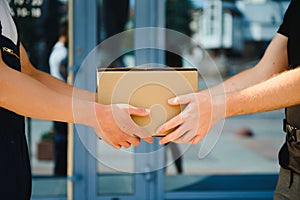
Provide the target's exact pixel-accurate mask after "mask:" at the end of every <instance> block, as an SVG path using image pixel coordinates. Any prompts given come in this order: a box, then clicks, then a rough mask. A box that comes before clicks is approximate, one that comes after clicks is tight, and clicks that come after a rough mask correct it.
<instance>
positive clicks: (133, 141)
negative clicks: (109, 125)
mask: <svg viewBox="0 0 300 200" xmlns="http://www.w3.org/2000/svg"><path fill="white" fill-rule="evenodd" d="M127 141H128V142H129V143H130V144H132V145H133V146H138V145H139V144H140V142H141V140H140V138H138V137H131V138H130V139H128V140H127Z"/></svg>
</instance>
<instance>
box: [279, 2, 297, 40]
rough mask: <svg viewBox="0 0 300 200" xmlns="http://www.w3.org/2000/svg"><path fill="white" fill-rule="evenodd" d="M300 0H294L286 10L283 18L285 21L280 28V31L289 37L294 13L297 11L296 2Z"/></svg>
mask: <svg viewBox="0 0 300 200" xmlns="http://www.w3.org/2000/svg"><path fill="white" fill-rule="evenodd" d="M296 1H298V0H292V1H291V3H290V5H289V7H288V9H287V10H286V12H285V14H284V18H283V22H282V24H281V25H280V27H279V29H278V31H277V32H278V33H280V34H282V35H285V36H287V37H289V27H290V24H291V21H292V20H296V19H293V13H294V12H295V2H296Z"/></svg>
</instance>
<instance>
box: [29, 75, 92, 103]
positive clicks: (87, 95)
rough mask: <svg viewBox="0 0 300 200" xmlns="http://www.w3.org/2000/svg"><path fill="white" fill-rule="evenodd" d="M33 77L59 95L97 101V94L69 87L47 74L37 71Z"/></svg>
mask: <svg viewBox="0 0 300 200" xmlns="http://www.w3.org/2000/svg"><path fill="white" fill-rule="evenodd" d="M31 77H32V78H34V79H36V80H38V81H39V82H41V83H42V84H44V85H46V86H47V87H49V88H50V89H52V90H55V91H56V92H58V93H61V94H64V95H68V96H70V97H76V98H79V99H82V100H88V101H97V95H96V93H95V92H91V91H87V90H82V89H79V88H76V87H72V86H71V85H68V84H66V83H65V82H63V81H61V80H59V79H57V78H54V77H53V76H51V75H49V74H47V73H44V72H41V71H38V70H37V71H35V73H34V74H32V75H31Z"/></svg>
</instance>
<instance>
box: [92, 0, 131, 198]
mask: <svg viewBox="0 0 300 200" xmlns="http://www.w3.org/2000/svg"><path fill="white" fill-rule="evenodd" d="M98 19H99V20H98V21H99V23H98V27H99V28H98V32H99V33H98V36H99V43H100V46H101V43H102V44H103V43H104V44H105V42H107V41H108V40H109V39H111V38H113V39H112V40H110V45H106V46H105V47H106V48H105V50H104V51H105V52H104V51H101V50H100V51H101V52H100V54H101V58H102V59H101V63H100V64H99V66H100V67H105V68H106V67H125V66H134V54H133V52H129V51H130V49H132V47H133V34H132V33H131V31H130V30H131V29H133V27H134V0H123V1H119V0H99V1H98ZM123 31H126V37H123V36H122V37H118V36H116V34H118V33H121V32H123ZM127 36H128V37H127ZM111 47H112V48H111ZM128 52H129V53H128ZM103 55H105V56H103ZM96 148H97V155H96V157H97V158H98V161H99V162H98V164H97V194H98V195H129V194H134V174H133V173H128V172H133V169H134V156H133V154H131V152H134V151H135V149H134V148H133V147H132V148H131V149H121V150H115V149H113V148H112V147H110V146H108V145H107V144H105V143H104V142H103V141H99V142H98V144H97V147H96ZM112 185H113V187H112Z"/></svg>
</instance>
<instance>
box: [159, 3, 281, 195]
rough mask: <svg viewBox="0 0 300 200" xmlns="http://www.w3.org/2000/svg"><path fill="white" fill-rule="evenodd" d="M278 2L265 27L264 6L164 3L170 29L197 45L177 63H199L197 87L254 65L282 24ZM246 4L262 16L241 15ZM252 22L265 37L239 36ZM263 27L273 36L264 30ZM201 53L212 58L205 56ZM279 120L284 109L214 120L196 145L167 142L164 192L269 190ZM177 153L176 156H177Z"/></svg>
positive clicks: (275, 167) (275, 164)
mask: <svg viewBox="0 0 300 200" xmlns="http://www.w3.org/2000/svg"><path fill="white" fill-rule="evenodd" d="M235 2H238V3H235ZM188 3H190V4H191V5H192V7H191V8H190V9H188V10H184V9H179V8H182V7H184V6H186V5H184V4H188ZM266 4H268V2H266ZM278 4H282V5H281V6H279V7H277V6H278V5H277V6H276V5H275V4H272V5H273V6H274V7H273V8H274V9H282V10H278V16H277V14H276V16H274V17H273V18H272V17H270V19H274V20H275V19H276V20H275V21H272V20H270V21H268V22H267V23H268V25H266V21H265V20H266V19H267V17H266V16H265V15H270V16H271V15H273V12H271V11H270V12H269V11H266V10H265V9H260V8H261V7H260V6H265V4H255V3H248V4H247V3H245V2H244V3H243V1H232V3H229V2H227V3H226V4H225V3H224V4H222V1H200V0H193V1H189V0H178V1H176V0H175V1H174V0H167V1H166V5H167V9H166V21H167V22H166V24H167V25H169V27H170V28H172V29H175V30H177V31H180V32H182V33H185V34H190V35H189V36H190V37H191V38H193V40H194V41H196V42H197V43H198V44H199V46H193V47H191V48H190V49H189V50H188V51H184V52H183V58H182V62H183V66H184V67H188V66H191V65H193V66H199V70H200V72H201V73H200V74H199V89H200V90H201V89H205V88H207V87H209V86H212V85H215V84H218V83H220V82H221V81H223V80H225V79H227V78H229V77H231V76H232V75H234V74H236V73H238V72H240V71H241V70H245V69H247V68H249V67H252V66H254V65H255V64H256V63H257V61H258V60H259V59H260V58H261V56H262V53H263V52H264V50H265V47H266V45H267V44H268V43H269V42H270V40H271V39H272V36H273V35H274V34H275V33H276V31H277V29H278V27H279V25H280V23H281V20H282V19H281V17H282V16H283V15H282V13H284V9H285V8H286V5H285V3H282V2H278ZM272 5H271V4H270V5H268V6H272ZM248 6H249V9H250V8H252V9H253V7H256V8H257V9H255V10H256V11H255V13H257V12H259V10H261V11H262V12H264V14H263V15H262V16H264V17H263V18H262V19H256V18H255V20H256V21H254V19H251V18H250V19H248V18H247V19H245V18H243V17H245V16H250V15H251V12H250V11H249V10H248ZM256 16H257V15H256ZM243 20H249V21H247V22H248V23H249V24H247V25H245V23H242V21H243ZM251 20H252V21H251ZM257 20H258V21H257ZM259 20H260V21H259ZM180 22H181V23H186V24H189V26H186V28H187V29H189V30H186V29H185V30H180V29H179V28H178V27H181V28H182V27H183V26H179V24H180ZM222 23H224V24H222ZM255 23H257V24H256V25H257V26H259V27H261V28H262V29H261V32H260V33H261V34H262V36H263V38H264V39H259V38H257V37H256V36H255V35H252V36H250V34H248V33H249V32H248V31H245V32H247V35H243V32H242V31H241V30H242V29H245V30H249V31H250V32H251V31H252V33H254V30H253V29H251V25H253V26H254V24H255ZM265 29H268V31H270V32H271V33H272V34H267V33H266V32H267V31H264V30H265ZM270 32H268V33H270ZM220 36H221V37H220ZM203 52H205V53H207V54H208V55H209V57H210V58H211V59H208V60H207V59H205V58H206V57H205V56H203V55H205V53H203ZM167 65H168V63H167ZM213 66H216V67H213ZM237 106H238V105H237ZM283 118H284V111H283V110H276V111H271V112H265V113H260V114H253V115H245V116H237V117H232V118H229V119H226V120H224V121H222V122H221V123H219V124H218V125H217V127H220V128H214V129H212V130H211V131H210V132H209V133H208V134H207V136H206V137H205V138H204V139H203V141H202V142H200V143H199V144H197V145H178V144H177V145H175V144H174V145H173V146H169V147H168V148H166V160H168V161H173V162H172V164H171V165H169V166H167V167H166V170H165V174H166V177H165V191H166V192H174V191H196V190H197V191H199V190H200V191H201V190H205V191H207V190H218V191H222V190H225V191H229V190H231V191H232V190H264V189H265V190H270V191H273V190H274V189H275V184H276V179H277V177H276V175H277V174H278V172H279V164H278V158H277V154H278V151H279V149H280V147H281V145H282V144H283V141H284V138H285V135H284V133H283V131H282V119H283ZM178 154H179V155H181V156H176V155H178ZM174 157H176V158H175V159H174ZM178 157H180V158H179V159H177V158H178ZM175 160H176V161H175ZM255 180H256V181H255ZM261 180H262V181H261ZM253 181H255V184H253ZM241 183H243V184H241ZM247 183H249V184H247Z"/></svg>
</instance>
